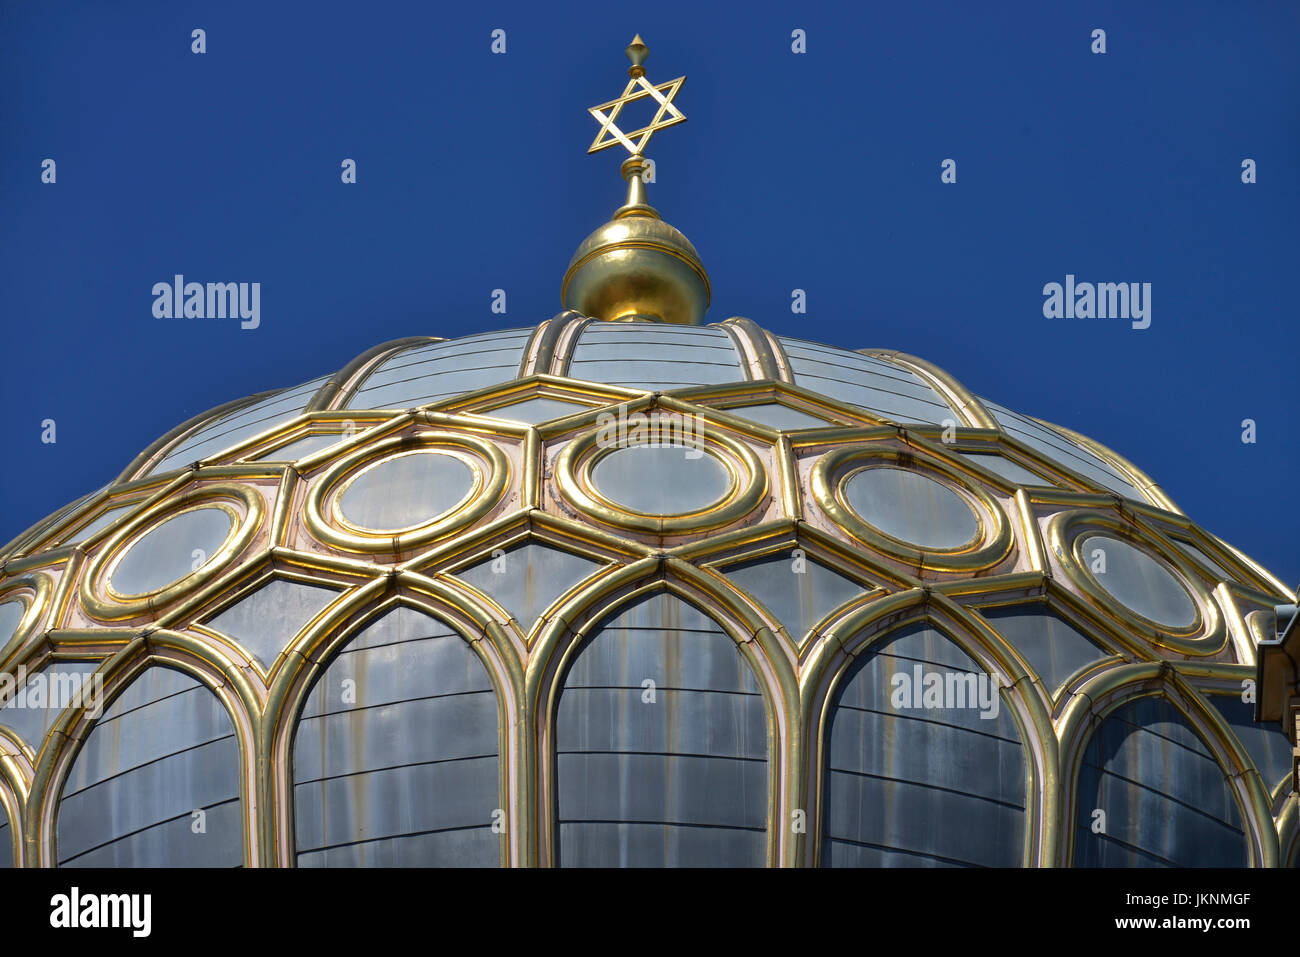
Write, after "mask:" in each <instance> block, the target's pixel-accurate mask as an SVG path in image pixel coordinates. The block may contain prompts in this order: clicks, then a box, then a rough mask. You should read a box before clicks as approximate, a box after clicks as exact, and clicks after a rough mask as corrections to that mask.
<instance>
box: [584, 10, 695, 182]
mask: <svg viewBox="0 0 1300 957" xmlns="http://www.w3.org/2000/svg"><path fill="white" fill-rule="evenodd" d="M626 53H627V58H628V59H629V60H631V61H632V66H631V68H630V69H629V70H628V71H627V75H628V81H627V86H626V87H625V88H624V89H623V95H622V96H620V97H619V98H618V99H617V100H610V101H609V102H608V103H602V104H600V105H599V106H593V107H589V108H588V110H587V112H589V113H590V114H591V115H592V116H593V117H595V118H596V122H597V123H599V124H600V132H599V133H597V134H596V138H595V139H594V140H593V141H592V143H591V147H590V148H589V149H588V150H587V152H588V153H598V152H600V151H601V150H603V149H608V148H609V147H611V146H614V145H615V144H618V143H622V144H623V146H624V147H625V148H626V149H627V151H628V152H629V153H631V154H632V155H633V156H641V155H642V154H643V152H644V150H645V147H646V144H647V143H649V142H650V137H651V136H653V135H654V134H655V132H656V131H658V130H662V129H664V128H665V127H669V126H673V125H675V124H677V123H684V122H686V117H685V116H684V115H683V114H682V111H681V110H679V109H677V107H676V106H674V105H673V98H674V97H675V96H677V91H678V90H680V89H681V88H682V84H683V83H685V82H686V77H684V76H679V77H678V78H677V79H675V80H669V81H668V82H667V83H651V82H649V81H648V80H647V79H646V78H645V66H644V63H645V61H646V58H647V57H649V56H650V48H649V47H647V46H646V45H645V44H644V43H643V42H642V41H641V36H640V34H638V35H637V36H635V37H634V38H633V39H632V42H631V43H630V44H629V45H628V48H627V50H626ZM646 97H653V98H654V100H655V101H656V102H658V104H659V110H658V111H657V112H656V113H655V117H654V119H653V120H651V121H650V123H649V125H647V126H643V127H641V128H640V129H638V130H632V131H631V132H627V133H625V132H623V131H622V130H621V129H619V128H618V125H617V124H616V123H615V122H614V121H615V120H616V119H618V115H619V113H620V112H622V110H623V107H624V106H626V105H627V104H628V103H634V102H636V101H637V100H643V99H645V98H646Z"/></svg>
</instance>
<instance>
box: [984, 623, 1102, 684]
mask: <svg viewBox="0 0 1300 957" xmlns="http://www.w3.org/2000/svg"><path fill="white" fill-rule="evenodd" d="M979 611H980V614H981V615H983V616H984V617H985V618H986V619H988V622H989V624H991V625H992V626H993V628H994V630H995V631H997V632H999V633H1000V634H1001V635H1002V637H1003V638H1005V639H1006V640H1007V643H1008V644H1009V645H1011V647H1013V648H1015V649H1016V651H1018V652H1019V653H1020V655H1021V657H1023V658H1024V659H1025V661H1027V662H1028V663H1029V667H1030V668H1032V669H1034V673H1035V674H1036V675H1038V677H1040V678H1042V679H1043V690H1044V691H1046V692H1047V693H1048V694H1049V695H1051V694H1054V693H1055V692H1056V691H1057V690H1059V689H1060V687H1061V685H1063V684H1064V683H1065V679H1066V678H1068V677H1070V675H1072V674H1074V673H1075V672H1076V671H1078V670H1079V669H1080V668H1082V667H1084V666H1085V665H1089V664H1092V663H1093V662H1094V661H1100V660H1101V659H1102V658H1105V657H1107V656H1109V655H1110V652H1108V651H1106V650H1105V649H1103V648H1102V647H1101V646H1099V645H1097V644H1096V643H1095V642H1093V640H1092V639H1091V638H1089V637H1088V636H1087V635H1085V634H1084V633H1083V632H1081V631H1080V630H1079V629H1078V628H1075V627H1074V625H1072V624H1070V623H1069V622H1068V621H1066V620H1065V619H1064V618H1062V617H1061V616H1060V615H1058V614H1056V613H1055V612H1053V611H1049V610H1048V609H1047V608H1046V607H1044V606H1043V605H1041V604H1032V605H1009V606H1006V607H1003V608H981V609H980V610H979Z"/></svg>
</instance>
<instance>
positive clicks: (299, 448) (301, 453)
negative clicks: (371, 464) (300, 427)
mask: <svg viewBox="0 0 1300 957" xmlns="http://www.w3.org/2000/svg"><path fill="white" fill-rule="evenodd" d="M344 438H345V436H344V435H343V433H342V432H317V433H315V434H313V435H304V436H303V437H302V438H300V439H294V440H293V441H292V442H288V443H286V444H284V445H282V446H280V447H279V448H278V449H272V450H271V451H270V452H267V453H266V454H265V455H259V456H258V457H257V460H258V461H259V462H296V461H298V460H299V459H305V458H306V457H307V456H309V455H311V454H312V453H313V452H319V451H320V450H321V449H327V448H329V447H330V446H331V445H337V444H338V443H339V442H342V441H343V439H344Z"/></svg>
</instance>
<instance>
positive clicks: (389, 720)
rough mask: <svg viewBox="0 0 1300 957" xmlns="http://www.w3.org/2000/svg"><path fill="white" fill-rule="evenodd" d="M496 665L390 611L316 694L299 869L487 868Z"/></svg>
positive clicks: (307, 711)
mask: <svg viewBox="0 0 1300 957" xmlns="http://www.w3.org/2000/svg"><path fill="white" fill-rule="evenodd" d="M499 764H500V762H499V760H498V721H497V701H496V695H495V693H494V692H493V689H492V684H491V681H490V680H489V678H488V673H487V669H486V668H484V666H483V664H482V662H481V661H480V660H479V658H478V656H477V655H475V654H474V652H473V651H472V650H471V649H470V647H469V645H468V644H467V643H466V642H465V641H464V639H462V638H460V637H459V636H458V635H455V634H453V633H451V629H450V628H448V627H447V626H446V625H445V624H443V623H442V622H440V621H437V620H435V619H433V618H430V617H428V616H426V615H424V614H421V613H419V612H416V611H413V610H411V609H408V608H398V609H395V610H393V611H390V612H388V613H387V614H386V615H384V616H383V617H382V618H380V619H379V620H378V621H376V622H375V623H374V624H372V625H370V626H369V627H368V628H366V629H365V630H364V631H362V632H361V633H360V634H358V635H357V636H356V637H355V638H353V639H352V640H351V641H349V642H348V643H347V645H345V646H344V648H343V650H342V651H341V652H340V653H339V654H338V655H337V656H336V657H335V658H334V660H333V661H331V662H330V664H329V667H328V668H327V669H326V670H325V672H324V674H323V675H321V677H320V679H319V680H318V681H317V682H316V684H315V685H314V686H313V688H312V690H311V692H310V696H309V698H308V700H307V703H306V705H305V707H304V708H303V713H302V717H301V719H300V721H299V724H298V729H297V734H296V737H295V739H294V745H293V779H294V789H293V794H294V821H295V832H296V835H297V851H298V864H299V866H300V867H318V866H347V865H357V866H392V867H408V866H409V867H422V866H486V867H495V866H497V865H498V864H499V863H500V855H501V839H500V836H499V835H497V834H494V833H492V823H493V814H494V812H495V810H496V809H497V808H499V807H500V806H501V796H500V769H499Z"/></svg>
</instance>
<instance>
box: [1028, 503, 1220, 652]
mask: <svg viewBox="0 0 1300 957" xmlns="http://www.w3.org/2000/svg"><path fill="white" fill-rule="evenodd" d="M1089 533H1098V534H1107V533H1109V535H1110V536H1111V537H1114V538H1116V539H1118V540H1119V541H1121V542H1124V543H1126V544H1128V545H1129V546H1130V547H1132V548H1135V549H1137V550H1138V551H1140V552H1142V553H1144V554H1145V555H1147V557H1149V558H1151V559H1152V560H1153V561H1155V562H1156V563H1157V564H1158V565H1160V566H1161V567H1162V568H1164V570H1165V571H1166V572H1167V573H1168V574H1169V576H1170V577H1171V578H1172V579H1173V580H1174V582H1175V583H1176V584H1177V585H1179V586H1180V587H1181V588H1182V589H1183V591H1184V592H1185V593H1186V594H1187V597H1188V598H1189V599H1191V602H1192V608H1193V610H1194V612H1195V621H1193V622H1192V623H1191V624H1190V625H1185V626H1181V627H1180V626H1173V625H1169V624H1167V623H1164V622H1158V621H1155V620H1153V619H1151V618H1148V617H1146V616H1145V615H1143V614H1142V613H1141V612H1138V611H1136V610H1134V609H1132V608H1129V607H1128V606H1127V605H1125V604H1124V603H1123V602H1122V601H1120V600H1119V598H1118V597H1116V596H1115V595H1113V594H1112V593H1111V592H1110V591H1109V590H1107V588H1106V587H1105V586H1104V585H1103V584H1102V583H1101V582H1100V581H1098V580H1097V578H1096V576H1094V575H1093V573H1092V569H1091V568H1090V567H1089V563H1088V561H1087V559H1086V558H1085V557H1084V555H1083V540H1084V539H1085V538H1087V537H1088V534H1089ZM1047 542H1048V547H1049V548H1051V550H1052V553H1053V554H1054V555H1055V556H1056V559H1057V561H1058V562H1060V564H1061V567H1062V568H1064V569H1065V572H1066V574H1067V575H1069V577H1070V580H1071V581H1072V582H1074V584H1075V585H1077V586H1078V587H1079V589H1080V590H1081V591H1082V592H1083V593H1084V595H1085V596H1086V597H1087V598H1089V599H1090V600H1091V601H1092V603H1093V604H1094V605H1096V606H1097V607H1099V608H1100V609H1102V610H1103V611H1105V612H1107V613H1109V614H1110V615H1111V617H1113V618H1118V619H1119V620H1120V621H1122V622H1123V623H1124V624H1125V625H1126V626H1127V627H1128V628H1130V629H1131V630H1133V631H1135V632H1137V633H1138V634H1139V635H1140V636H1142V637H1143V638H1145V639H1146V640H1147V641H1150V642H1151V643H1153V644H1155V645H1159V646H1160V647H1162V648H1166V649H1168V650H1170V651H1175V652H1178V653H1180V654H1186V655H1212V654H1215V653H1217V652H1218V651H1220V650H1221V649H1222V648H1223V647H1224V645H1225V644H1226V643H1227V640H1228V634H1227V629H1226V627H1225V625H1224V622H1223V616H1222V615H1220V614H1219V611H1218V607H1217V606H1216V605H1215V603H1214V601H1213V599H1212V598H1211V597H1210V595H1209V593H1208V592H1207V591H1206V590H1205V588H1204V587H1203V586H1202V585H1201V583H1200V579H1199V578H1198V577H1197V574H1196V573H1195V572H1194V571H1193V570H1192V568H1191V565H1190V564H1189V562H1188V560H1187V559H1186V558H1184V557H1183V556H1181V555H1175V554H1173V553H1172V552H1170V551H1167V550H1166V549H1165V548H1163V547H1162V546H1161V545H1160V543H1159V542H1157V541H1155V540H1154V539H1153V538H1149V537H1145V536H1142V535H1141V534H1140V533H1139V531H1138V530H1137V529H1136V528H1134V527H1133V526H1132V525H1129V524H1126V523H1123V522H1121V521H1120V520H1119V519H1117V518H1116V517H1115V516H1114V515H1112V514H1110V513H1108V512H1102V511H1098V510H1095V509H1075V510H1072V511H1066V512H1060V513H1058V514H1056V515H1053V516H1052V518H1051V520H1050V521H1049V522H1048V523H1047Z"/></svg>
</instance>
